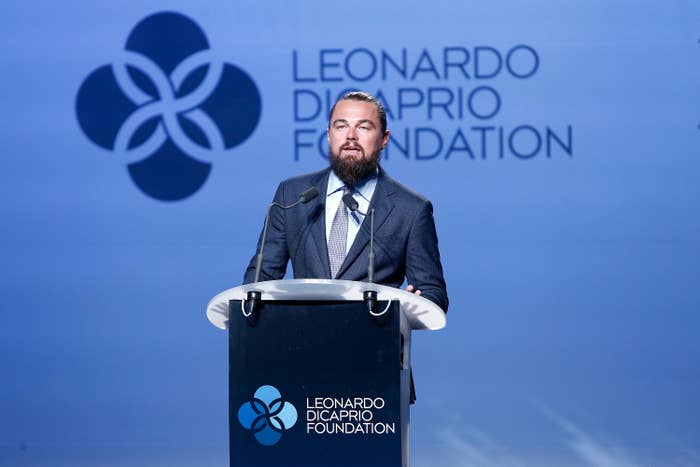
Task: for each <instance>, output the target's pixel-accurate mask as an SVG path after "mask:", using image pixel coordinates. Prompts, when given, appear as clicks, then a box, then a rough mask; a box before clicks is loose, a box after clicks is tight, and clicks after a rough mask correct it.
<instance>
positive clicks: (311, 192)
mask: <svg viewBox="0 0 700 467" xmlns="http://www.w3.org/2000/svg"><path fill="white" fill-rule="evenodd" d="M317 196H318V189H317V188H316V187H314V186H312V187H311V188H308V189H307V190H305V191H304V192H302V193H301V195H299V199H298V200H296V201H295V202H294V203H292V204H290V205H288V206H285V205H283V204H280V203H278V202H276V201H273V202H272V203H270V205H269V206H268V207H267V213H266V214H265V225H264V226H263V233H262V237H261V240H260V249H259V250H258V255H257V259H256V262H255V279H254V280H253V283H257V282H260V271H261V269H262V263H263V253H264V251H265V240H266V239H267V227H268V225H269V224H270V211H272V208H273V207H278V208H280V209H285V210H286V209H290V208H293V207H294V206H297V205H299V204H306V203H308V202H309V201H311V200H312V199H314V198H316V197H317ZM261 298H262V293H261V292H260V291H259V290H249V291H248V293H247V295H246V300H245V303H246V304H247V306H246V305H242V306H241V312H242V313H243V316H245V318H246V319H248V318H250V316H252V315H253V314H254V313H255V311H256V310H257V307H258V303H259V302H260V300H261ZM246 308H247V310H246Z"/></svg>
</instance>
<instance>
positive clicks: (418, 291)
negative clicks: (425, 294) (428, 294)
mask: <svg viewBox="0 0 700 467" xmlns="http://www.w3.org/2000/svg"><path fill="white" fill-rule="evenodd" d="M406 291H407V292H411V293H414V294H416V295H420V290H418V289H415V288H414V287H413V285H411V284H408V285H407V286H406Z"/></svg>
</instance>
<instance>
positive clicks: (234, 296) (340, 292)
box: [207, 279, 446, 330]
mask: <svg viewBox="0 0 700 467" xmlns="http://www.w3.org/2000/svg"><path fill="white" fill-rule="evenodd" d="M253 290H256V291H259V292H261V293H262V300H308V301H340V300H359V301H361V300H363V298H362V297H363V293H364V292H365V291H366V290H374V291H376V292H377V299H378V300H382V301H384V300H398V301H400V302H401V311H402V312H403V313H404V315H405V316H406V318H407V319H408V323H409V324H410V325H411V329H428V330H437V329H442V328H444V327H445V324H446V319H445V312H443V311H442V309H441V308H440V307H439V306H437V305H436V304H434V303H433V302H431V301H430V300H428V299H426V298H423V297H421V296H419V295H416V294H414V293H411V292H407V291H405V290H402V289H396V288H394V287H388V286H385V285H379V284H369V283H367V282H355V281H343V280H331V279H283V280H276V281H265V282H257V283H255V284H246V285H241V286H238V287H234V288H232V289H228V290H224V291H223V292H221V293H219V294H217V295H216V296H214V298H212V299H211V300H210V301H209V304H208V305H207V318H209V321H211V323H212V324H213V325H214V326H216V327H217V328H220V329H228V302H229V300H245V299H246V297H247V294H248V292H249V291H253Z"/></svg>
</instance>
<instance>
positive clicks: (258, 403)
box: [238, 385, 297, 446]
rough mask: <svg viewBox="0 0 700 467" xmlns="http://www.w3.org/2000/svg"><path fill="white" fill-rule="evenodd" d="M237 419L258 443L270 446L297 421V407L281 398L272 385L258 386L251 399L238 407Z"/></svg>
mask: <svg viewBox="0 0 700 467" xmlns="http://www.w3.org/2000/svg"><path fill="white" fill-rule="evenodd" d="M238 421H239V422H240V424H241V425H242V426H243V428H245V429H246V430H250V431H252V432H253V434H254V435H255V439H256V440H257V441H258V443H260V444H262V445H264V446H272V445H273V444H276V443H277V442H278V441H279V440H280V438H281V437H282V433H284V432H285V431H286V430H289V429H290V428H292V427H293V426H294V424H295V423H296V422H297V409H296V408H295V407H294V405H292V403H291V402H285V401H284V400H282V395H281V394H280V392H279V391H278V390H277V388H275V387H274V386H269V385H266V386H260V387H259V388H258V389H257V391H255V394H254V395H253V399H252V400H250V401H248V402H246V403H245V404H243V405H242V406H241V408H240V409H238Z"/></svg>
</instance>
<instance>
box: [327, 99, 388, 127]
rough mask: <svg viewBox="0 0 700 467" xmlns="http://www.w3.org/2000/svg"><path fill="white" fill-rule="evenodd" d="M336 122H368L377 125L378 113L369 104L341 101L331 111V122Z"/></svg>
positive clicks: (373, 106) (374, 107)
mask: <svg viewBox="0 0 700 467" xmlns="http://www.w3.org/2000/svg"><path fill="white" fill-rule="evenodd" d="M336 120H370V121H372V122H373V123H375V124H378V123H379V112H378V111H377V107H376V106H375V105H374V104H372V103H371V102H365V101H354V100H350V99H343V100H341V101H339V102H338V103H337V104H336V106H335V109H333V114H332V115H331V122H334V121H336Z"/></svg>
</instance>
